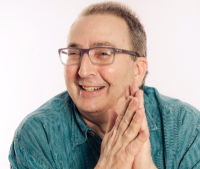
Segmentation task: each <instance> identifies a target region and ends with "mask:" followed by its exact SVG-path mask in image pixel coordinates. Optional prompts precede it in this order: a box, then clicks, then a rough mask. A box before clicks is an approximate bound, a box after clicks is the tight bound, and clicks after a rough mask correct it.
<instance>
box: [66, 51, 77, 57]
mask: <svg viewBox="0 0 200 169" xmlns="http://www.w3.org/2000/svg"><path fill="white" fill-rule="evenodd" d="M67 54H68V56H74V55H80V52H79V51H78V50H68V52H67Z"/></svg>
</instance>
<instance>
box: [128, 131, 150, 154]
mask: <svg viewBox="0 0 200 169" xmlns="http://www.w3.org/2000/svg"><path fill="white" fill-rule="evenodd" d="M148 137H149V134H148V133H146V131H141V132H140V133H139V135H138V136H137V137H136V138H135V139H134V140H133V141H131V142H130V144H129V145H128V146H127V147H126V148H125V152H126V154H127V156H130V155H131V156H135V155H136V154H137V153H138V152H139V151H140V149H141V148H142V147H143V145H144V144H145V142H146V141H147V139H148Z"/></svg>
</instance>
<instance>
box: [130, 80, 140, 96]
mask: <svg viewBox="0 0 200 169" xmlns="http://www.w3.org/2000/svg"><path fill="white" fill-rule="evenodd" d="M130 90H131V96H135V93H136V92H137V91H138V90H139V87H138V85H137V83H133V84H132V85H131V86H130Z"/></svg>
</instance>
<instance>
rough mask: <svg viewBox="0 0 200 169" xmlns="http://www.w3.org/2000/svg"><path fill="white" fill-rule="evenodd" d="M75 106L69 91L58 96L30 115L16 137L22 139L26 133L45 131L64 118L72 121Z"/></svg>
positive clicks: (19, 128)
mask: <svg viewBox="0 0 200 169" xmlns="http://www.w3.org/2000/svg"><path fill="white" fill-rule="evenodd" d="M73 106H74V104H73V101H72V100H71V98H70V96H69V94H68V92H67V91H65V92H62V93H60V94H58V95H57V96H55V97H53V98H52V99H50V100H49V101H47V102H46V103H45V104H43V105H42V106H41V107H39V108H38V109H36V110H35V111H34V112H32V113H30V114H28V115H27V116H26V117H25V118H24V119H23V121H22V122H21V123H20V125H19V126H18V128H17V130H16V131H15V137H17V138H20V137H21V135H22V133H24V132H26V131H29V132H30V131H33V130H35V131H37V130H41V129H45V127H47V126H48V127H53V125H54V124H55V122H56V121H57V122H58V121H59V120H61V119H63V118H65V119H70V116H71V113H72V110H73ZM50 125H51V126H50Z"/></svg>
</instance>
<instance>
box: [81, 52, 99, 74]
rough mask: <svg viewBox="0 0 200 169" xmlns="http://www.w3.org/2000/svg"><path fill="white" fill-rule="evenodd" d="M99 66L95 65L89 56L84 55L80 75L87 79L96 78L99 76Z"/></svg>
mask: <svg viewBox="0 0 200 169" xmlns="http://www.w3.org/2000/svg"><path fill="white" fill-rule="evenodd" d="M96 68H97V65H95V64H93V63H92V62H91V60H90V58H89V56H88V54H86V53H85V54H83V56H82V58H81V63H80V67H79V71H78V74H79V76H80V77H81V78H87V77H92V76H96V74H97V70H96Z"/></svg>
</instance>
